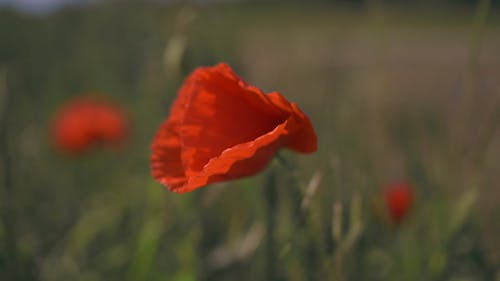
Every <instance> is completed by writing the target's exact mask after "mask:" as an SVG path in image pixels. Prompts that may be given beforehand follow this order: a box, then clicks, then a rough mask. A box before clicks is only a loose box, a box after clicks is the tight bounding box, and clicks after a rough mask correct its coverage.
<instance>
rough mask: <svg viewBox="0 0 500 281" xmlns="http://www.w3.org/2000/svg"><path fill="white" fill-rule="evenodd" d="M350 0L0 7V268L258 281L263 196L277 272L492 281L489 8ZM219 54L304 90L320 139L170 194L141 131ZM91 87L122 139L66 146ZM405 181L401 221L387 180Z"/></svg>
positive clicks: (496, 143)
mask: <svg viewBox="0 0 500 281" xmlns="http://www.w3.org/2000/svg"><path fill="white" fill-rule="evenodd" d="M348 2H349V1H346V2H345V3H344V2H342V3H341V4H337V5H323V4H322V5H307V4H305V2H299V1H297V2H296V3H293V4H287V5H284V4H282V3H281V4H274V5H264V4H252V3H247V4H241V5H233V4H231V5H201V6H180V5H179V6H165V5H161V6H158V5H156V4H154V3H149V4H139V3H128V4H121V5H116V4H101V5H94V6H85V7H70V8H67V9H64V10H61V11H59V12H57V13H54V14H49V15H46V16H29V15H24V14H18V13H16V12H14V11H12V10H6V9H4V10H0V38H1V39H0V40H1V41H0V98H1V99H0V102H1V103H0V105H1V106H0V109H1V110H0V117H1V118H0V137H1V141H0V161H1V162H0V167H1V169H2V170H1V173H0V175H1V177H2V178H1V186H0V188H1V190H0V210H1V217H0V222H1V225H0V280H130V281H133V280H175V281H189V280H235V279H236V278H238V279H239V280H264V278H265V275H266V274H268V273H269V272H268V271H266V268H268V267H269V263H268V262H267V261H266V260H267V259H266V258H267V257H269V252H268V251H267V245H268V244H267V242H268V241H269V233H266V228H267V227H268V226H269V214H270V212H269V211H271V214H273V215H272V217H273V218H274V219H275V232H274V235H273V237H272V238H273V239H274V245H275V247H276V255H275V257H274V258H275V261H274V267H275V271H276V272H275V273H274V275H275V277H276V278H277V280H495V278H497V280H498V278H500V277H499V276H500V273H499V272H498V270H499V265H500V248H499V245H500V243H499V242H500V241H499V240H498V237H500V236H499V235H500V224H499V222H498V216H499V215H500V210H499V208H498V207H497V206H498V200H499V199H498V195H499V194H500V191H499V189H498V188H499V186H498V170H499V167H500V162H499V159H500V157H499V156H500V138H499V134H498V132H499V130H498V124H500V120H499V118H500V114H499V112H500V109H499V108H500V105H499V104H500V80H499V79H498V77H499V75H500V53H499V52H498V50H500V38H499V37H498V34H500V25H499V23H500V22H499V21H498V19H500V17H499V15H500V14H499V13H498V11H497V10H495V9H488V10H486V12H482V10H481V6H479V8H478V10H477V12H476V10H475V9H476V8H475V5H470V6H466V7H465V8H464V7H463V6H460V7H459V8H456V7H455V8H454V7H446V6H445V7H446V8H443V7H442V8H441V9H439V10H433V9H427V8H428V7H427V8H426V7H425V5H423V6H424V7H422V6H420V5H416V6H417V7H420V9H419V8H409V7H401V6H399V7H397V8H395V7H393V6H391V5H390V4H388V5H384V4H383V3H380V2H378V1H368V3H366V4H364V3H357V4H352V3H350V2H349V3H348ZM422 3H428V1H424V2H422ZM467 7H468V8H467ZM219 61H226V62H228V63H230V64H231V65H232V66H233V67H234V68H235V69H236V70H237V72H238V73H241V74H242V76H243V77H245V79H247V80H248V81H249V82H251V83H252V84H255V85H258V86H260V87H262V88H264V89H265V90H267V91H272V90H279V91H280V92H282V93H283V94H284V95H285V96H286V97H287V99H289V100H292V101H295V102H297V103H298V104H300V107H301V108H303V109H304V111H305V112H307V113H308V115H309V116H310V117H311V119H312V121H313V123H314V124H315V126H316V128H317V131H318V136H319V138H320V149H319V152H318V153H317V154H315V155H313V156H294V155H292V154H289V153H286V152H285V153H284V154H283V155H282V157H283V158H286V159H288V161H289V162H290V163H293V164H292V165H293V167H288V168H285V167H283V165H281V166H280V165H278V164H277V163H273V165H272V167H271V168H269V169H268V170H266V171H265V172H264V173H262V174H261V175H259V176H256V177H252V178H248V179H244V180H239V181H234V182H228V183H225V184H220V185H214V186H210V187H207V188H205V189H202V190H199V191H196V192H193V193H189V194H184V195H177V194H173V193H170V192H168V191H167V190H165V189H164V188H163V187H161V186H160V185H159V184H157V183H155V182H153V180H152V179H151V177H150V174H149V173H150V171H149V153H150V152H149V145H150V142H151V140H152V137H153V134H154V132H155V130H156V129H157V127H158V126H159V125H160V123H161V122H162V120H163V119H164V118H165V117H166V115H167V114H168V110H169V107H170V102H171V101H172V100H173V99H174V97H175V93H176V89H177V87H178V86H179V85H180V83H181V81H182V78H183V77H185V75H186V74H187V73H189V72H190V71H191V70H192V69H193V68H194V67H196V66H198V65H211V64H214V63H216V62H219ZM87 91H98V92H102V93H109V95H110V97H111V98H113V99H114V100H117V101H120V102H121V103H122V107H123V108H124V109H125V110H126V111H127V112H128V114H129V115H130V119H131V121H132V129H131V130H132V132H131V136H130V139H129V141H128V143H127V144H126V146H125V147H124V149H123V150H120V151H107V150H105V149H101V150H97V151H94V152H93V153H90V154H88V155H85V156H82V157H79V158H71V157H66V156H64V155H60V154H58V153H57V151H56V150H55V149H54V148H53V147H52V146H51V144H50V141H49V136H48V124H49V121H50V120H51V118H52V117H53V114H54V112H56V110H57V108H58V107H59V106H60V105H61V104H62V103H63V102H64V101H66V100H67V99H69V98H71V97H73V96H75V95H77V94H80V93H84V92H87ZM242 125H244V124H242ZM290 169H291V170H290ZM272 173H278V175H279V176H278V177H277V178H276V181H277V186H276V187H277V190H276V192H277V194H276V201H275V202H274V204H273V205H272V208H270V206H269V205H268V202H267V201H266V196H268V195H267V193H266V189H265V184H266V181H267V179H268V176H269V175H270V174H272ZM401 180H405V181H408V182H410V183H411V185H412V186H413V187H414V188H415V200H414V203H413V206H414V208H413V209H412V210H411V212H410V213H409V214H408V215H407V216H406V217H405V219H404V221H403V222H402V223H401V224H400V225H399V226H394V225H391V224H389V223H387V217H386V216H387V213H386V212H387V210H386V209H385V207H384V204H383V199H382V194H383V193H382V190H383V188H384V186H386V185H387V184H389V183H392V182H394V181H401ZM266 272H267V273H266Z"/></svg>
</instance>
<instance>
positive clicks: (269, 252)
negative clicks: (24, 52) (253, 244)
mask: <svg viewBox="0 0 500 281" xmlns="http://www.w3.org/2000/svg"><path fill="white" fill-rule="evenodd" d="M264 197H265V201H266V228H267V235H266V259H267V264H266V266H267V268H266V280H269V281H274V280H277V272H276V259H277V255H276V241H275V237H274V232H275V228H276V212H277V203H278V202H277V187H276V170H275V169H274V167H273V168H271V171H270V172H269V174H268V176H267V180H266V184H265V186H264Z"/></svg>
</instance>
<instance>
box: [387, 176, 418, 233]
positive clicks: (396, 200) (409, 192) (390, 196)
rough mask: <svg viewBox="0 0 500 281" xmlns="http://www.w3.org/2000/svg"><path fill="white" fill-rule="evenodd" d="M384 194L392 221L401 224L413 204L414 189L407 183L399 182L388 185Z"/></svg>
mask: <svg viewBox="0 0 500 281" xmlns="http://www.w3.org/2000/svg"><path fill="white" fill-rule="evenodd" d="M384 195H385V203H386V205H387V209H388V211H389V215H390V217H391V219H392V222H393V223H394V224H396V225H398V224H400V223H401V222H402V221H403V219H404V218H405V216H406V215H407V214H408V212H409V211H410V209H411V207H412V205H413V199H414V198H413V189H412V188H411V186H410V185H408V184H406V183H397V184H393V185H390V186H388V187H387V188H386V189H385V193H384Z"/></svg>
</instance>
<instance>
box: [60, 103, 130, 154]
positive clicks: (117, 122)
mask: <svg viewBox="0 0 500 281" xmlns="http://www.w3.org/2000/svg"><path fill="white" fill-rule="evenodd" d="M126 131H127V122H126V118H125V114H124V113H123V111H122V110H121V109H120V108H118V107H117V106H116V105H114V104H111V103H108V102H104V101H102V100H96V99H91V98H87V97H83V98H77V99H74V100H71V101H70V102H68V103H67V104H66V105H64V106H63V107H62V109H61V110H60V111H59V112H58V113H57V114H56V116H55V118H54V119H53V121H52V126H51V133H52V139H53V142H54V144H55V146H56V147H57V148H58V149H59V150H60V151H62V152H65V153H70V154H76V153H81V152H84V151H86V150H88V149H89V148H90V147H92V146H93V145H95V144H97V143H105V144H109V145H115V144H119V143H120V142H121V141H122V140H123V138H124V137H125V135H126Z"/></svg>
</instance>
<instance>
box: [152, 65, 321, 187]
mask: <svg viewBox="0 0 500 281" xmlns="http://www.w3.org/2000/svg"><path fill="white" fill-rule="evenodd" d="M280 148H288V149H291V150H294V151H296V152H301V153H311V152H314V151H316V149H317V138H316V134H315V132H314V129H313V127H312V125H311V122H310V121H309V118H308V117H307V116H306V115H305V114H304V113H303V112H302V111H301V110H300V109H299V108H298V107H297V105H295V104H294V103H290V102H288V101H287V100H286V99H285V98H284V97H283V96H282V95H281V94H280V93H278V92H273V93H270V94H264V93H262V91H261V90H259V89H258V88H256V87H254V86H251V85H248V84H247V83H245V82H244V81H243V80H242V79H241V78H239V77H238V76H237V75H236V74H235V73H234V72H233V70H232V69H231V68H230V67H229V66H228V65H227V64H222V63H221V64H218V65H216V66H214V67H200V68H197V69H196V70H195V71H194V72H193V73H191V75H189V77H188V78H187V79H186V80H185V81H184V84H183V85H182V87H181V89H180V91H179V93H178V96H177V99H176V100H175V102H174V103H173V106H172V108H171V110H170V116H169V117H168V118H167V120H166V121H165V122H164V123H163V124H162V125H161V127H160V129H159V130H158V132H157V133H156V136H155V138H154V140H153V144H152V156H151V168H152V174H153V177H154V178H155V179H156V180H157V181H158V182H160V183H162V184H163V185H165V186H167V187H168V188H169V189H170V190H171V191H174V192H177V193H184V192H188V191H192V190H194V189H197V188H200V187H203V186H205V185H207V184H210V183H215V182H221V181H226V180H230V179H236V178H240V177H245V176H250V175H253V174H256V173H258V172H259V171H261V170H262V169H264V168H265V166H266V165H267V164H268V163H269V161H270V160H271V159H272V157H273V156H274V154H275V153H276V152H277V151H278V150H279V149H280Z"/></svg>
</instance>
